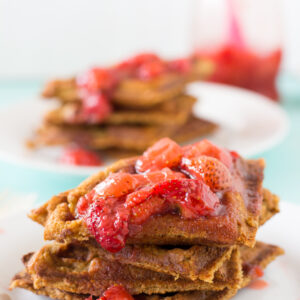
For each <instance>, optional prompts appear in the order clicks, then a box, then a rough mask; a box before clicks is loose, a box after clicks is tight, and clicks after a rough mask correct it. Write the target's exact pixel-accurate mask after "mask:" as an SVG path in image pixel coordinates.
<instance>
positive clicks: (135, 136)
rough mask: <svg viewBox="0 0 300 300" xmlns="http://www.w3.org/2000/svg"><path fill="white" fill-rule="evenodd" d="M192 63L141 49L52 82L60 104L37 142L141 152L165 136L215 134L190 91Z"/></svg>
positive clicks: (50, 90)
mask: <svg viewBox="0 0 300 300" xmlns="http://www.w3.org/2000/svg"><path fill="white" fill-rule="evenodd" d="M191 68H192V62H191V61H190V60H189V59H179V60H174V61H164V60H162V59H161V58H159V57H158V56H157V55H155V54H141V55H137V56H135V57H133V58H131V59H129V60H127V61H125V62H122V63H120V64H119V65H116V66H113V67H109V68H93V69H90V70H88V71H87V72H85V73H82V74H80V75H79V76H78V77H77V78H72V79H67V80H55V81H52V82H49V83H48V84H47V85H46V87H45V89H44V91H43V97H45V98H53V99H56V100H58V101H59V106H58V107H57V108H56V109H54V110H52V111H50V112H48V113H47V114H46V116H45V117H44V121H43V124H42V126H41V127H40V128H39V129H38V130H37V132H36V135H35V137H34V139H33V145H35V146H39V145H70V144H76V145H80V146H83V147H85V148H90V149H95V150H104V152H107V150H108V152H111V151H112V150H118V152H124V151H125V152H128V151H129V152H134V153H141V152H142V151H144V150H145V149H146V148H147V147H149V146H150V145H152V144H153V143H154V142H155V141H157V140H158V139H160V138H162V137H165V136H168V137H171V138H173V139H174V140H176V141H177V142H184V141H187V140H190V139H192V138H195V137H199V136H203V135H205V134H208V133H211V132H212V131H214V130H215V129H216V125H215V124H213V123H211V122H209V121H207V120H204V119H200V118H197V117H195V116H193V114H192V108H193V105H194V103H195V101H196V99H195V98H194V97H192V96H189V95H187V94H186V91H185V88H186V84H187V82H188V78H189V76H190V75H189V74H190V70H191ZM31 144H32V143H31ZM115 152H116V151H114V153H115Z"/></svg>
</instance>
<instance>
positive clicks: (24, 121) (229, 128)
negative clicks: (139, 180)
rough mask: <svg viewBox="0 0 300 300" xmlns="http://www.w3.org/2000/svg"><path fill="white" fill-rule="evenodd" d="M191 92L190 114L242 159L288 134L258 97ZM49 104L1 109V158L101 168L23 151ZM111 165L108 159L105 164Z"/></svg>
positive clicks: (80, 170) (195, 88)
mask: <svg viewBox="0 0 300 300" xmlns="http://www.w3.org/2000/svg"><path fill="white" fill-rule="evenodd" d="M189 92H190V93H191V94H192V95H194V96H196V97H197V98H198V99H199V101H198V103H196V105H195V110H194V113H195V114H196V115H198V116H202V117H204V118H206V119H209V120H212V121H214V122H216V123H217V124H219V125H220V129H219V130H217V131H216V132H215V133H214V134H213V135H211V136H209V139H210V140H212V141H213V142H215V143H216V144H218V145H220V146H224V147H227V148H229V149H234V150H236V151H238V152H239V153H240V154H242V155H244V156H251V155H255V154H258V153H261V152H263V151H265V150H268V149H270V148H272V147H274V146H275V145H276V144H278V143H279V142H280V141H281V140H282V139H283V138H284V137H285V135H286V134H287V132H288V127H289V126H288V118H287V116H286V114H285V112H284V111H283V109H282V108H281V107H280V106H279V105H277V104H275V103H273V102H271V101H270V100H268V99H267V98H265V97H263V96H261V95H259V94H256V93H253V92H249V91H246V90H243V89H239V88H233V87H229V86H225V85H220V84H213V83H194V84H192V85H190V86H189ZM53 104H54V103H52V102H51V101H42V100H37V99H35V100H29V101H23V102H18V103H16V104H13V105H9V106H6V107H3V108H2V109H1V110H0V120H1V123H0V136H1V143H0V159H2V160H5V161H9V162H12V163H15V164H20V165H26V166H28V167H31V168H38V169H42V170H47V171H52V172H60V173H66V174H74V175H75V174H78V175H89V174H92V173H93V172H96V171H99V170H100V169H101V168H103V167H79V166H69V165H63V164H61V163H60V162H59V161H58V159H59V157H60V156H61V152H62V149H61V148H59V147H54V148H43V149H39V150H34V151H32V150H29V149H26V147H25V141H26V140H27V139H28V138H29V137H30V136H31V135H32V134H33V132H34V130H35V129H36V128H37V127H38V125H39V124H40V123H41V119H42V116H43V114H44V113H45V112H46V111H48V110H49V106H51V105H53ZM194 141H195V140H194ZM194 141H193V142H194ZM110 162H111V161H109V160H106V161H105V164H109V163H110Z"/></svg>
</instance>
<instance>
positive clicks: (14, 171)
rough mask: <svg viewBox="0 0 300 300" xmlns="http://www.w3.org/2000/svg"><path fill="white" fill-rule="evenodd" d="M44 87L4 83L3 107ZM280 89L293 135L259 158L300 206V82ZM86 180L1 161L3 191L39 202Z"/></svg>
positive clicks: (273, 182)
mask: <svg viewBox="0 0 300 300" xmlns="http://www.w3.org/2000/svg"><path fill="white" fill-rule="evenodd" d="M42 84H43V83H42V82H41V81H7V82H5V81H2V82H0V106H1V105H6V104H8V103H12V102H15V101H25V100H26V99H32V98H34V97H36V96H37V95H38V93H39V91H40V90H41V87H42ZM279 86H280V90H281V94H282V102H281V103H282V106H283V108H284V109H285V110H286V111H287V113H288V115H289V118H290V123H291V128H290V132H289V134H288V136H287V137H286V139H285V140H284V141H283V142H282V143H281V144H280V145H277V146H276V147H274V148H273V149H271V150H269V151H267V152H265V153H261V154H259V155H257V156H256V157H264V158H265V160H266V162H267V169H266V172H265V184H264V185H265V187H267V188H269V189H271V190H272V191H273V192H274V193H277V194H278V195H279V196H280V197H281V198H282V200H285V201H291V202H296V203H299V204H300V195H299V188H300V159H299V155H300V133H299V132H300V80H297V79H296V78H293V77H292V76H288V75H285V76H281V77H280V78H279ZM24 113H30V111H29V112H24ZM267 113H268V112H267V111H266V114H267ZM0 122H1V120H0ZM0 142H2V141H1V140H0ZM84 178H85V177H83V176H78V175H74V176H70V175H62V174H56V173H51V172H45V171H37V170H35V169H30V168H28V167H20V166H17V165H13V164H10V163H6V162H4V161H0V192H1V191H3V190H8V191H11V192H15V193H20V194H27V193H37V194H38V202H44V201H46V200H47V199H49V198H50V197H51V196H52V195H54V194H56V193H59V192H62V191H64V190H67V189H69V188H72V187H75V186H76V185H77V184H79V183H80V182H81V181H82V180H83V179H84Z"/></svg>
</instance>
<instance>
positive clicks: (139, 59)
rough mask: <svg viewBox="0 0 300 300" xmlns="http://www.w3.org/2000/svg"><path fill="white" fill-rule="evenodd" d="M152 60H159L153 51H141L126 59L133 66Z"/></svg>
mask: <svg viewBox="0 0 300 300" xmlns="http://www.w3.org/2000/svg"><path fill="white" fill-rule="evenodd" d="M154 61H155V62H161V59H160V58H159V57H158V56H157V55H156V54H154V53H141V54H138V55H136V56H134V57H133V58H131V59H129V60H128V62H129V63H130V64H133V65H135V66H140V65H141V64H144V63H148V62H154Z"/></svg>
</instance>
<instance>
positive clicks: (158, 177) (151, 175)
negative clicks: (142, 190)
mask: <svg viewBox="0 0 300 300" xmlns="http://www.w3.org/2000/svg"><path fill="white" fill-rule="evenodd" d="M135 176H142V177H143V178H144V179H145V184H144V185H146V184H153V183H159V182H163V181H167V180H171V179H180V178H186V176H185V175H184V174H182V173H181V172H174V171H172V170H171V169H169V168H163V169H162V170H161V171H153V172H148V173H145V174H142V175H135ZM140 181H141V182H142V180H140Z"/></svg>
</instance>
